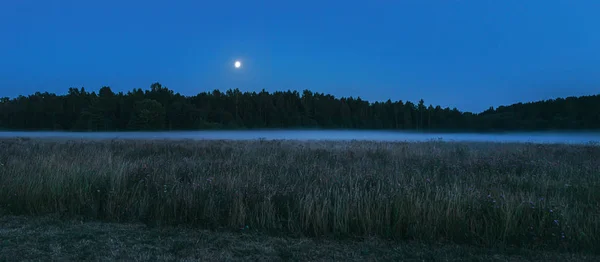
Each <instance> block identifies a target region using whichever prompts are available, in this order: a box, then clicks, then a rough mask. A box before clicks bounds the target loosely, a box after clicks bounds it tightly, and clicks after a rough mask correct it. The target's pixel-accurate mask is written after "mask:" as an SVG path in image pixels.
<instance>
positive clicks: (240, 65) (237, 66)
mask: <svg viewBox="0 0 600 262" xmlns="http://www.w3.org/2000/svg"><path fill="white" fill-rule="evenodd" d="M233 66H235V68H240V67H242V62H240V61H239V60H238V61H235V63H234V64H233Z"/></svg>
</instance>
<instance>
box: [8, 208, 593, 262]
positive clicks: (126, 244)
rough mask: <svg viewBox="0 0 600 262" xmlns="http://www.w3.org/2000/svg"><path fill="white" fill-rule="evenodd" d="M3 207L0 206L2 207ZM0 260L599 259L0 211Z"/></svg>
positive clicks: (557, 254)
mask: <svg viewBox="0 0 600 262" xmlns="http://www.w3.org/2000/svg"><path fill="white" fill-rule="evenodd" d="M0 215H1V214H0ZM0 230H1V233H0V261H411V262H423V261H448V262H450V261H493V262H500V261H523V262H525V261H543V262H545V261H599V260H600V257H598V256H596V255H589V254H581V253H579V254H577V253H558V252H554V251H532V250H527V249H517V248H504V249H499V248H492V249H490V248H481V247H474V246H467V245H449V244H446V245H439V244H424V243H418V242H416V241H408V242H396V241H386V240H382V239H378V238H368V239H364V240H341V241H340V240H333V239H315V238H297V237H277V236H269V235H265V234H260V233H256V232H246V231H239V232H225V231H214V230H199V229H194V228H188V227H184V226H179V227H160V228H158V227H155V228H148V227H146V226H144V225H143V224H129V223H127V224H124V223H102V222H91V221H89V222H81V221H79V220H77V219H71V220H64V219H61V218H59V217H56V216H54V215H51V216H40V217H29V216H0Z"/></svg>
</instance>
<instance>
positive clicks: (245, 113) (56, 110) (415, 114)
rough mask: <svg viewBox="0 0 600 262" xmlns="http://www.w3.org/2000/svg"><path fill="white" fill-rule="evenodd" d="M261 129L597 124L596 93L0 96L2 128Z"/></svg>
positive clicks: (155, 90)
mask: <svg viewBox="0 0 600 262" xmlns="http://www.w3.org/2000/svg"><path fill="white" fill-rule="evenodd" d="M260 128H326V129H395V130H415V131H423V132H428V131H466V130H472V131H537V130H592V129H600V95H593V96H582V97H567V98H557V99H551V100H545V101H538V102H528V103H518V104H513V105H509V106H499V107H497V108H493V107H490V108H489V109H488V110H485V111H483V112H481V113H472V112H461V111H459V110H457V109H456V108H453V109H450V108H442V107H440V106H433V105H426V104H425V101H423V99H421V100H420V101H418V102H417V103H413V102H410V101H402V100H397V101H391V100H387V101H385V102H373V103H371V102H369V101H365V100H362V99H361V98H360V97H359V98H353V97H348V98H346V97H342V98H336V97H334V96H332V95H329V94H324V93H317V92H311V91H309V90H304V91H302V93H300V92H298V91H285V92H283V91H276V92H273V93H269V92H267V91H265V90H262V91H261V92H241V91H240V90H238V89H235V90H227V91H226V92H222V91H219V90H214V91H212V92H202V93H199V94H197V95H195V96H183V95H181V94H179V93H175V92H174V91H173V90H171V89H169V88H167V87H164V86H162V85H161V84H160V83H154V84H152V85H151V86H150V88H149V89H148V90H142V89H140V88H138V89H133V90H132V91H129V92H127V93H123V92H119V93H115V92H113V91H112V90H111V88H110V87H102V88H100V90H99V91H98V92H95V91H92V92H89V91H87V90H86V89H85V88H83V87H82V88H69V90H68V92H67V94H65V95H57V94H53V93H48V92H44V93H40V92H36V93H35V94H32V95H29V96H22V95H21V96H19V97H16V98H12V99H11V98H7V97H5V98H0V129H4V130H68V131H123V130H201V129H260Z"/></svg>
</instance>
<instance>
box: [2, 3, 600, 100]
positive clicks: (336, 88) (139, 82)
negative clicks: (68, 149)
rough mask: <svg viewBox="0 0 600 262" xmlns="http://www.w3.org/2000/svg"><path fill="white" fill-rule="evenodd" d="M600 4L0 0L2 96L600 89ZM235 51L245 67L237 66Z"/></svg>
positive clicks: (447, 96) (493, 95) (494, 96)
mask: <svg viewBox="0 0 600 262" xmlns="http://www.w3.org/2000/svg"><path fill="white" fill-rule="evenodd" d="M599 11H600V1H596V0H590V1H584V0H576V1H572V0H564V1H557V0H543V1H534V0H528V1H524V0H518V1H517V0H502V1H498V0H473V1H467V0H438V1H408V0H407V1H391V0H390V1H377V0H373V1H351V0H347V1H326V0H319V1H312V0H303V1H281V0H278V1H247V0H246V1H227V0H221V1H153V0H145V1H137V0H136V1H133V0H130V1H125V0H121V1H115V0H104V1H81V0H78V1H66V0H64V1H58V0H54V1H53V0H38V1H33V0H6V1H1V2H0V96H9V97H13V96H16V95H19V94H23V95H28V94H31V93H33V92H35V91H42V92H43V91H49V92H55V93H59V94H63V93H65V92H66V91H67V89H68V88H69V87H81V86H85V87H86V88H88V89H89V90H98V89H99V88H100V87H101V86H103V85H108V86H111V87H112V88H113V90H114V91H128V90H131V89H132V88H147V87H149V85H150V84H151V83H153V82H156V81H158V82H161V83H162V84H163V85H166V86H167V87H169V88H171V89H173V90H175V91H176V92H180V93H182V94H185V95H193V94H196V93H198V92H202V91H207V90H213V89H221V90H224V89H229V88H236V87H237V88H240V89H241V90H242V91H259V90H260V89H262V88H265V89H266V90H268V91H275V90H287V89H296V90H299V91H300V90H303V89H310V90H313V91H317V92H325V93H331V94H333V95H336V96H354V97H356V96H360V97H362V98H363V99H367V100H370V101H374V100H387V99H388V98H390V99H392V100H399V99H401V100H404V101H406V100H410V101H413V102H416V101H418V99H420V98H423V99H425V102H426V104H434V105H438V104H439V105H442V106H443V107H445V106H449V107H457V108H458V109H460V110H467V111H475V112H479V111H481V110H484V109H486V108H488V107H489V106H498V105H503V104H511V103H515V102H519V101H534V100H540V99H548V98H554V97H564V96H571V95H573V96H579V95H588V94H598V93H600V15H598V12H599ZM235 59H240V60H242V62H243V64H244V67H243V69H242V70H234V69H233V62H234V61H235Z"/></svg>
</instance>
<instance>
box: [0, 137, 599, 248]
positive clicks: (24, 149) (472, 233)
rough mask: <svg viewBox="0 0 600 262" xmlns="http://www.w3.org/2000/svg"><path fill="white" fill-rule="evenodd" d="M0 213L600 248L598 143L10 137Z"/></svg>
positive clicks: (1, 162)
mask: <svg viewBox="0 0 600 262" xmlns="http://www.w3.org/2000/svg"><path fill="white" fill-rule="evenodd" d="M0 148H2V150H1V151H0V181H2V183H0V210H4V211H5V212H7V214H11V215H29V216H38V215H46V214H56V215H58V216H60V217H62V218H73V219H75V218H78V219H82V220H101V221H107V222H132V223H144V224H146V225H148V226H149V227H151V228H154V227H162V226H170V225H180V226H182V225H183V226H190V227H195V228H204V229H209V230H217V231H223V230H224V232H230V231H232V230H233V231H244V232H245V231H249V232H261V233H264V234H267V235H269V236H272V237H313V238H316V239H319V238H333V239H357V238H358V239H364V238H370V237H376V238H379V239H389V240H390V241H416V242H417V243H426V244H433V243H442V244H444V243H445V244H451V245H454V244H461V245H470V246H479V247H489V248H528V249H537V250H559V251H572V252H584V253H585V252H588V253H597V252H598V249H597V247H598V246H600V206H599V203H600V191H599V190H598V188H599V187H600V177H599V176H598V174H599V173H598V171H599V170H600V147H598V146H592V145H535V144H492V143H444V142H428V143H376V142H307V143H302V142H293V141H287V142H282V141H237V142H235V141H231V142H226V141H181V142H174V141H122V140H115V141H82V140H80V141H59V140H55V141H50V140H27V139H20V140H19V139H7V140H0Z"/></svg>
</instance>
